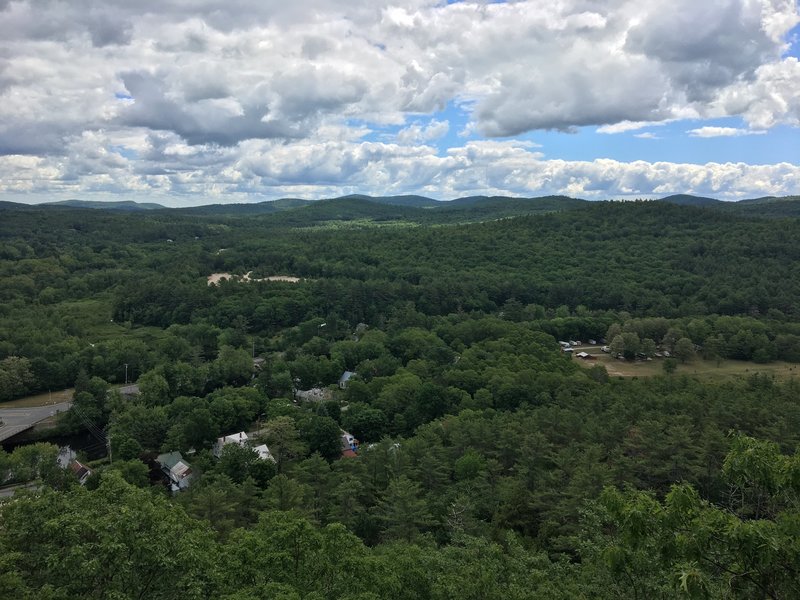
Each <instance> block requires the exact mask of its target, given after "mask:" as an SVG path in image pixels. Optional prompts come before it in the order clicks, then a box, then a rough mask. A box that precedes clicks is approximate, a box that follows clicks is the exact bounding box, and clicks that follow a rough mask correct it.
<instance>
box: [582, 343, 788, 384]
mask: <svg viewBox="0 0 800 600" xmlns="http://www.w3.org/2000/svg"><path fill="white" fill-rule="evenodd" d="M576 351H583V352H586V353H588V354H591V355H593V356H596V357H597V358H596V359H595V360H581V359H580V358H577V357H574V360H575V362H577V363H578V364H579V365H580V366H582V367H584V368H587V369H588V368H591V367H593V366H595V365H603V366H604V367H605V368H606V371H608V374H609V375H611V376H612V377H652V376H654V375H663V374H664V367H663V363H664V360H663V359H660V358H655V359H653V360H651V361H646V362H634V361H623V360H617V359H616V358H611V356H610V355H608V354H604V353H603V352H600V349H599V348H594V347H591V348H580V349H576ZM755 373H764V374H766V375H772V376H774V377H775V378H777V379H789V378H791V377H799V376H800V364H794V363H787V362H780V361H776V362H772V363H767V364H763V365H762V364H758V363H754V362H747V361H744V360H720V361H715V360H701V359H699V358H696V359H695V360H693V361H691V362H688V363H686V364H681V363H678V368H677V370H676V371H675V374H677V375H688V376H693V377H698V378H704V379H718V380H724V379H729V380H730V379H737V378H742V377H749V376H750V375H753V374H755Z"/></svg>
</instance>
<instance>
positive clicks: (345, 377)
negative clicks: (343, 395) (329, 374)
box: [339, 371, 355, 389]
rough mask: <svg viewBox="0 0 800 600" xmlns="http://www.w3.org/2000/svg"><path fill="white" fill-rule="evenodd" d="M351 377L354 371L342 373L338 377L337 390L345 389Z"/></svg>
mask: <svg viewBox="0 0 800 600" xmlns="http://www.w3.org/2000/svg"><path fill="white" fill-rule="evenodd" d="M353 375H355V372H354V371H345V372H344V373H342V376H341V377H339V388H340V389H345V388H346V387H347V384H348V383H349V381H350V380H351V379H352V378H353Z"/></svg>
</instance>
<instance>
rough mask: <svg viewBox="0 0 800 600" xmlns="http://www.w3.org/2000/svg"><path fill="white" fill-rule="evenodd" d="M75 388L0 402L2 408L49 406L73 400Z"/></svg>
mask: <svg viewBox="0 0 800 600" xmlns="http://www.w3.org/2000/svg"><path fill="white" fill-rule="evenodd" d="M74 391H75V390H74V389H73V388H70V389H68V390H58V391H57V392H52V393H50V392H45V393H43V394H36V395H34V396H25V397H24V398H17V399H16V400H8V401H7V402H0V408H28V407H31V406H47V405H48V404H59V403H61V402H67V401H68V400H72V393H73V392H74Z"/></svg>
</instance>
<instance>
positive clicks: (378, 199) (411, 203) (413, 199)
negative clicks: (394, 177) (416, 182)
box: [334, 194, 442, 208]
mask: <svg viewBox="0 0 800 600" xmlns="http://www.w3.org/2000/svg"><path fill="white" fill-rule="evenodd" d="M348 198H354V199H356V200H369V201H370V202H375V203H376V204H391V205H393V206H408V207H411V208H436V207H438V206H439V205H440V204H442V202H441V201H439V200H434V199H433V198H426V197H425V196H413V195H411V196H366V195H364V194H351V195H349V196H341V198H334V200H337V199H348Z"/></svg>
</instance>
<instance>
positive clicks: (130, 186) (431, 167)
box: [0, 134, 800, 205]
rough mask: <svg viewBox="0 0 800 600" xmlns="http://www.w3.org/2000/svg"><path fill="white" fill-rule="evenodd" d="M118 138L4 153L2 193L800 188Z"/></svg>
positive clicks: (424, 151)
mask: <svg viewBox="0 0 800 600" xmlns="http://www.w3.org/2000/svg"><path fill="white" fill-rule="evenodd" d="M112 142H113V140H110V139H108V140H102V139H94V140H93V139H90V138H88V137H84V138H80V139H77V140H75V141H74V142H73V143H72V144H71V147H70V158H69V159H68V160H66V161H65V160H64V159H62V158H57V157H49V158H34V157H30V156H19V155H16V156H5V157H0V194H4V195H6V196H9V197H10V196H14V197H25V198H29V199H37V198H42V199H44V198H48V199H54V198H67V197H75V196H76V195H80V196H81V197H86V198H90V197H98V198H107V197H108V194H110V193H118V194H122V195H125V196H127V197H131V198H142V199H144V198H149V199H151V200H156V201H161V202H164V203H166V204H173V205H176V204H177V205H180V204H181V203H196V202H197V199H198V198H201V199H203V201H205V202H209V201H216V202H242V201H248V200H251V199H253V198H259V199H264V198H276V197H281V196H304V197H310V198H319V197H330V196H336V195H340V194H342V193H350V192H360V193H372V194H405V193H425V194H427V195H431V196H434V197H438V198H443V199H446V198H454V197H458V196H465V195H474V194H484V193H485V194H499V195H516V196H538V195H547V194H568V195H576V196H581V197H584V198H590V199H592V198H614V197H644V196H651V195H653V194H664V195H666V194H668V193H678V192H680V193H694V194H700V195H708V196H716V197H721V198H739V197H743V196H762V195H765V194H770V195H787V194H790V193H796V190H797V189H799V188H800V166H798V165H792V164H788V163H780V164H776V165H748V164H744V163H708V164H704V165H697V164H680V163H668V162H645V161H634V162H620V161H616V160H611V159H598V160H594V161H565V160H554V159H546V158H545V157H544V156H543V155H542V154H541V153H540V152H539V151H538V150H537V149H536V146H535V144H530V143H519V142H513V141H473V142H468V143H466V144H464V145H463V146H459V147H455V148H450V149H449V150H448V151H447V152H446V153H445V155H438V154H437V153H436V150H435V149H434V148H432V147H430V146H425V145H401V144H393V143H380V142H367V141H334V140H329V141H325V142H311V141H307V140H297V141H295V142H290V143H284V142H279V141H275V140H248V141H245V142H241V143H240V144H238V145H237V146H236V147H231V148H221V147H218V146H199V145H188V144H186V143H185V142H183V141H182V140H181V139H180V138H179V137H178V136H176V135H175V134H161V135H158V136H150V137H149V138H147V140H146V141H145V143H144V148H143V150H142V151H141V156H140V157H139V158H137V159H127V158H125V157H124V156H123V155H121V154H119V153H118V152H115V151H114V149H113V146H112V145H111V144H112ZM104 144H105V145H104ZM98 146H99V147H102V148H103V151H98V150H97V147H98Z"/></svg>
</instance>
